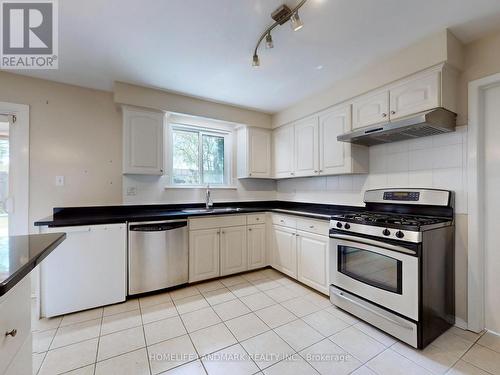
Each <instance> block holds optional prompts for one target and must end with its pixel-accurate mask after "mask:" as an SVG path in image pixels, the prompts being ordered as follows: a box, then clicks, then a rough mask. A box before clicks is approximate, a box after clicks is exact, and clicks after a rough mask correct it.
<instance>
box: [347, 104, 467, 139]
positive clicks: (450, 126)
mask: <svg viewBox="0 0 500 375" xmlns="http://www.w3.org/2000/svg"><path fill="white" fill-rule="evenodd" d="M456 117H457V115H456V114H455V113H453V112H451V111H448V110H447V109H444V108H435V109H432V110H430V111H426V112H421V113H418V114H416V115H414V116H410V117H407V118H404V119H401V120H395V121H390V122H387V123H381V124H376V125H371V126H367V127H365V128H361V129H356V130H354V131H352V132H349V133H346V134H342V135H339V136H338V137H337V140H338V141H342V142H350V143H356V144H359V145H364V146H373V145H378V144H381V143H389V142H397V141H403V140H406V139H413V138H419V137H427V136H429V135H436V134H442V133H449V132H452V131H455V126H456Z"/></svg>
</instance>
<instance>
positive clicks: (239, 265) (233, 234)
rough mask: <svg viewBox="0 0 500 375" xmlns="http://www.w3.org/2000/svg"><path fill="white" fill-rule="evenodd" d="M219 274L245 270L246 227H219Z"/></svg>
mask: <svg viewBox="0 0 500 375" xmlns="http://www.w3.org/2000/svg"><path fill="white" fill-rule="evenodd" d="M220 239H221V242H220V267H221V270H220V274H221V276H224V275H230V274H232V273H237V272H243V271H246V270H247V227H246V226H240V227H230V228H221V235H220Z"/></svg>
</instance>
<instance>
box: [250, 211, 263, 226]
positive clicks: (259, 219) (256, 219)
mask: <svg viewBox="0 0 500 375" xmlns="http://www.w3.org/2000/svg"><path fill="white" fill-rule="evenodd" d="M265 222H266V214H264V213H262V214H255V215H248V216H247V224H248V225H252V224H264V223H265Z"/></svg>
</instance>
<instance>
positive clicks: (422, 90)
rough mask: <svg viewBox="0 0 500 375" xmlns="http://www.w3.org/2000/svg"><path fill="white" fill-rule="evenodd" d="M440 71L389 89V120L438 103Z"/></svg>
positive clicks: (423, 109) (434, 106)
mask: <svg viewBox="0 0 500 375" xmlns="http://www.w3.org/2000/svg"><path fill="white" fill-rule="evenodd" d="M440 87H441V73H440V72H432V73H431V74H429V75H427V76H425V77H422V76H418V77H417V78H416V79H413V80H411V81H408V82H405V83H403V84H401V85H399V86H396V87H392V88H391V90H390V102H391V104H390V107H391V111H390V117H391V120H395V119H398V118H400V117H405V116H408V115H411V114H414V113H418V112H422V111H426V110H429V109H432V108H436V107H439V105H440V96H441V95H440Z"/></svg>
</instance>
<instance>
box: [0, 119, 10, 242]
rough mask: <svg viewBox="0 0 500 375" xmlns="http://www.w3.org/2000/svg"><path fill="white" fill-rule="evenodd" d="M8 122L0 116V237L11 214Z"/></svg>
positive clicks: (5, 234)
mask: <svg viewBox="0 0 500 375" xmlns="http://www.w3.org/2000/svg"><path fill="white" fill-rule="evenodd" d="M10 122H11V116H3V115H0V236H8V235H9V234H12V233H11V231H9V228H10V227H11V226H9V212H12V201H13V199H12V196H11V192H12V186H11V178H10Z"/></svg>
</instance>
